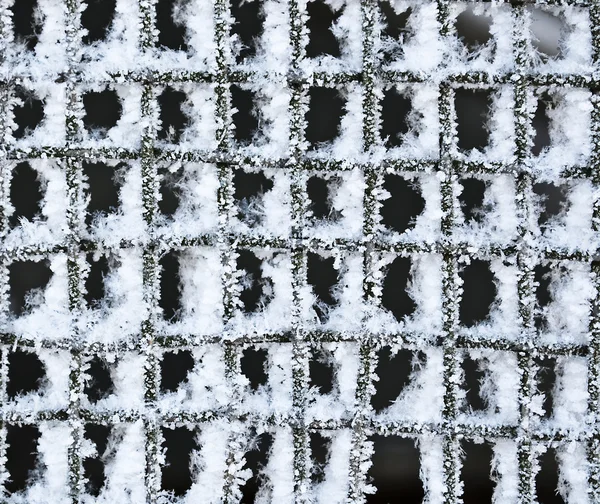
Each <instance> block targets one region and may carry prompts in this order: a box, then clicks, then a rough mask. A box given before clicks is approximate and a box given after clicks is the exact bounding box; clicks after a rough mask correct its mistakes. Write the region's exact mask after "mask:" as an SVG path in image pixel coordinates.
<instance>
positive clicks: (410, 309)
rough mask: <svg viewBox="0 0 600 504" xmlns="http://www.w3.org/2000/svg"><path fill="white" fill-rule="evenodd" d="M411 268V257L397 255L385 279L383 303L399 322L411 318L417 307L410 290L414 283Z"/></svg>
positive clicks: (388, 268)
mask: <svg viewBox="0 0 600 504" xmlns="http://www.w3.org/2000/svg"><path fill="white" fill-rule="evenodd" d="M411 268H412V260H411V258H410V257H400V256H399V257H396V259H394V261H393V262H392V263H391V264H390V265H389V266H387V268H386V272H385V278H384V280H383V289H382V295H381V305H382V306H383V307H384V308H385V309H386V310H389V311H391V312H392V314H393V315H394V317H395V318H396V320H397V321H398V322H402V321H404V320H406V319H407V318H409V317H410V316H411V315H412V314H413V313H414V312H415V310H416V309H417V304H416V302H415V300H414V299H413V297H412V296H411V294H410V292H409V289H410V287H411V283H412V275H411Z"/></svg>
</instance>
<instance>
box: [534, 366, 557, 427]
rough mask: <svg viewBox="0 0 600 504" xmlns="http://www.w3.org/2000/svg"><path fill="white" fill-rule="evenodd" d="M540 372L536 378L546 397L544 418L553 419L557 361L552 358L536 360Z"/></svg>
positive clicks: (539, 388) (540, 390)
mask: <svg viewBox="0 0 600 504" xmlns="http://www.w3.org/2000/svg"><path fill="white" fill-rule="evenodd" d="M534 361H535V364H536V366H538V372H537V376H536V380H537V388H538V391H539V392H540V393H541V394H542V395H543V396H544V417H543V418H545V419H546V420H547V419H550V418H552V415H553V413H554V387H555V385H556V359H555V358H552V357H546V358H535V359H534Z"/></svg>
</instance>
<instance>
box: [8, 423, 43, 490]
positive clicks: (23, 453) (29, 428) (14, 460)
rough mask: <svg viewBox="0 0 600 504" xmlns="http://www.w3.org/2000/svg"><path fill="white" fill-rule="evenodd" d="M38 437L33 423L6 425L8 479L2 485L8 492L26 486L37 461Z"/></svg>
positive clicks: (23, 488)
mask: <svg viewBox="0 0 600 504" xmlns="http://www.w3.org/2000/svg"><path fill="white" fill-rule="evenodd" d="M39 438H40V431H39V430H38V428H37V427H34V426H33V425H7V427H6V445H7V446H6V470H7V471H8V474H9V475H10V479H9V480H8V481H6V482H5V483H4V487H5V488H6V491H7V492H8V493H9V494H11V493H16V492H19V491H21V490H25V488H27V483H28V481H29V478H30V477H31V476H32V473H33V472H34V471H35V469H36V465H37V462H38V453H37V449H38V440H39Z"/></svg>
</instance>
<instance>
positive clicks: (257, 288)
mask: <svg viewBox="0 0 600 504" xmlns="http://www.w3.org/2000/svg"><path fill="white" fill-rule="evenodd" d="M261 265H262V261H261V260H260V259H259V258H258V257H256V255H255V254H254V253H253V252H252V251H250V250H239V251H238V258H237V268H238V270H242V271H244V272H245V273H244V275H243V277H242V279H241V287H242V292H241V293H240V301H241V302H242V305H243V310H244V311H245V312H246V313H254V312H257V311H260V310H262V309H264V308H265V306H267V305H268V304H269V303H270V302H271V299H272V298H273V282H272V280H271V279H270V278H268V277H263V275H262V269H261Z"/></svg>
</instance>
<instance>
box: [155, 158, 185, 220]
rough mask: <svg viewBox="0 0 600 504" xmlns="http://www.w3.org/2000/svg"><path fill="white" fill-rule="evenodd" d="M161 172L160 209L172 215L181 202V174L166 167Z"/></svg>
mask: <svg viewBox="0 0 600 504" xmlns="http://www.w3.org/2000/svg"><path fill="white" fill-rule="evenodd" d="M159 173H160V174H161V175H162V177H161V179H160V200H159V201H158V210H159V211H160V213H161V214H163V215H165V216H168V217H171V216H173V215H175V212H177V209H178V208H179V205H180V203H181V174H179V173H172V172H170V171H169V170H166V169H162V170H159Z"/></svg>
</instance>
